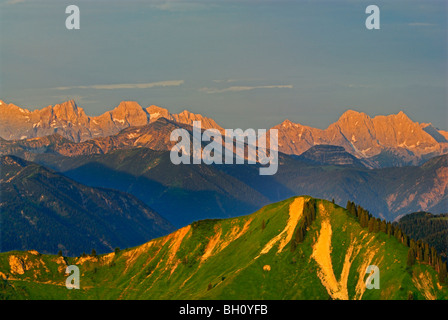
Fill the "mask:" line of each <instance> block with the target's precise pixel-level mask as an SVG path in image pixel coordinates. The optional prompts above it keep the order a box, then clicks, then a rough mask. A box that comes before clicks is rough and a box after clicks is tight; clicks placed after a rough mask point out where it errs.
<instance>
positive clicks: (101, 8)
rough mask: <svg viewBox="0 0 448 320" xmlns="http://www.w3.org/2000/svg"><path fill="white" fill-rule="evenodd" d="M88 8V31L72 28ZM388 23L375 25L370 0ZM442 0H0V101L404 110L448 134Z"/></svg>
mask: <svg viewBox="0 0 448 320" xmlns="http://www.w3.org/2000/svg"><path fill="white" fill-rule="evenodd" d="M70 4H75V5H78V6H79V8H80V12H81V29H80V30H67V29H66V28H65V19H66V17H67V16H68V15H67V14H65V8H66V6H68V5H70ZM369 4H376V5H377V6H378V7H379V8H380V10H381V29H380V30H367V29H366V28H365V19H366V18H367V16H368V15H367V14H365V8H366V7H367V6H368V5H369ZM447 10H448V9H447V2H446V1H359V0H358V1H348V0H347V1H337V0H336V1H278V0H277V1H262V0H259V1H255V0H253V1H250V0H246V1H222V0H220V1H218V0H216V1H214V0H208V1H194V0H191V1H132V0H131V1H56V0H54V1H39V0H6V1H1V2H0V50H1V51H0V99H2V100H4V101H7V102H10V103H14V104H17V105H20V106H23V107H26V108H29V109H36V108H42V107H45V106H47V105H50V104H56V103H60V102H62V101H65V100H67V99H75V101H76V102H77V103H78V105H79V106H81V107H83V108H84V109H85V111H86V113H87V114H89V115H98V114H101V113H103V112H104V111H106V110H110V109H112V108H113V107H115V106H117V105H118V103H119V102H120V101H122V100H135V101H138V102H139V103H140V104H141V105H142V106H144V107H146V106H149V105H151V104H156V105H159V106H162V107H166V108H168V109H169V110H170V111H171V112H180V111H182V110H184V109H188V110H190V111H192V112H195V113H201V114H203V115H206V116H209V117H212V118H214V119H215V120H216V121H217V122H218V123H219V124H220V125H221V126H223V127H225V128H237V127H241V128H249V127H251V128H269V127H271V126H273V125H275V124H278V123H280V122H281V121H283V120H284V119H286V118H288V119H290V120H291V121H294V122H298V123H302V124H305V125H310V126H314V127H319V128H326V127H327V126H328V125H329V124H330V123H331V122H334V121H336V120H337V119H338V117H339V116H340V115H341V114H342V113H343V112H344V111H345V110H347V109H354V110H357V111H362V112H365V113H367V114H369V115H371V116H375V115H378V114H391V113H398V112H399V111H400V110H403V111H404V112H405V113H407V114H408V115H409V116H410V117H411V119H413V120H415V121H418V122H432V123H433V124H434V125H435V126H437V127H439V128H440V129H445V130H447V129H448V114H447V16H448V13H447Z"/></svg>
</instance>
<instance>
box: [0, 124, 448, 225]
mask: <svg viewBox="0 0 448 320" xmlns="http://www.w3.org/2000/svg"><path fill="white" fill-rule="evenodd" d="M177 128H184V129H186V130H189V131H190V132H191V130H192V128H191V126H189V125H186V124H180V123H177V122H174V121H171V120H168V119H166V118H160V119H158V120H156V121H155V122H152V123H150V124H147V125H144V126H138V127H129V128H126V129H123V130H122V131H120V132H119V133H118V134H115V135H113V136H109V137H103V138H96V139H92V140H88V141H84V142H79V143H75V142H71V141H69V140H67V139H65V138H62V137H61V136H59V135H58V134H53V135H51V136H47V137H42V138H32V139H24V140H14V141H8V140H2V141H0V153H1V154H12V155H16V156H19V157H21V158H23V159H26V160H28V161H33V162H36V163H39V164H40V165H43V166H46V167H49V168H51V169H53V170H56V171H58V172H61V173H63V174H64V175H66V176H67V177H69V178H70V179H73V180H75V181H77V182H79V183H82V184H85V185H88V186H93V187H104V188H112V189H117V190H121V191H123V192H127V193H130V194H133V195H134V196H136V197H137V198H139V199H140V200H142V201H143V202H145V203H146V204H147V205H149V206H150V207H152V208H154V209H155V210H156V211H157V212H159V213H160V214H162V216H164V217H165V218H167V219H168V220H169V221H170V222H171V223H172V224H173V225H175V226H176V227H181V226H184V225H186V224H188V223H191V222H192V221H194V220H198V219H205V218H226V217H232V216H237V215H241V214H247V213H249V212H251V211H254V210H257V209H259V208H260V207H261V206H263V205H266V204H268V203H271V202H275V201H280V200H282V199H285V198H288V197H291V196H294V195H296V194H309V195H311V196H314V197H319V198H324V199H333V198H334V199H335V201H336V203H339V204H344V203H345V202H346V201H348V200H352V201H353V200H354V201H356V202H357V203H360V204H361V205H362V206H364V207H365V208H367V209H368V210H370V211H371V212H372V214H374V215H376V216H379V217H382V218H385V219H388V220H395V219H397V218H399V217H400V216H402V215H405V214H407V213H410V212H417V211H431V212H434V213H444V212H447V211H448V210H447V208H448V189H447V188H448V171H447V170H448V164H447V159H448V156H447V155H442V156H438V157H434V158H432V159H430V160H428V161H427V162H426V163H424V164H422V165H421V166H404V167H389V168H380V169H371V167H370V166H369V162H368V161H367V160H366V159H358V158H356V157H354V156H353V155H351V154H349V153H348V152H346V151H344V150H343V149H342V147H337V146H326V145H317V146H314V147H312V148H310V149H309V150H307V151H306V152H305V153H303V154H302V155H300V156H295V155H287V154H283V153H279V166H278V171H277V173H276V174H275V175H273V176H260V175H259V172H258V170H259V164H256V165H249V164H247V163H246V164H243V165H240V164H239V165H236V164H235V165H228V164H226V165H224V164H223V165H205V164H201V165H182V164H180V165H174V164H172V162H171V160H170V151H169V149H170V145H172V144H173V143H174V142H172V141H170V139H169V137H170V133H171V132H172V130H174V129H177ZM199 203H200V204H201V205H198V204H199Z"/></svg>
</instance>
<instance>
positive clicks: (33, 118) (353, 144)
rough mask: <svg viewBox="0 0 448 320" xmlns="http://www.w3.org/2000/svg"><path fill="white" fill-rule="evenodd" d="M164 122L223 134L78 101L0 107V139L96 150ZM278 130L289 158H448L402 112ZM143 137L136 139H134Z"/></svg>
mask: <svg viewBox="0 0 448 320" xmlns="http://www.w3.org/2000/svg"><path fill="white" fill-rule="evenodd" d="M160 118H165V119H167V120H169V121H172V122H175V123H179V124H185V125H189V126H191V125H192V123H193V121H196V120H199V121H201V123H202V128H203V129H210V128H216V129H218V130H220V131H221V132H223V130H224V129H223V128H222V127H221V126H219V125H218V124H217V123H216V122H215V121H214V120H213V119H211V118H207V117H204V116H202V115H200V114H193V113H191V112H189V111H187V110H185V111H183V112H181V113H179V114H171V113H170V112H169V111H168V110H167V109H165V108H161V107H158V106H154V105H152V106H149V107H147V108H142V107H141V106H140V105H139V104H138V103H137V102H134V101H123V102H121V103H120V104H119V105H118V106H117V107H116V108H115V109H113V110H111V111H107V112H105V113H104V114H102V115H100V116H97V117H90V116H87V115H86V114H85V112H84V110H83V109H82V108H80V107H78V106H77V105H76V103H75V102H74V101H73V100H70V101H67V102H64V103H61V104H57V105H55V106H48V107H46V108H43V109H41V110H34V111H29V110H27V109H24V108H20V107H18V106H16V105H14V104H11V103H10V104H7V103H5V102H3V101H0V137H1V138H3V139H5V140H24V139H32V138H38V137H44V136H48V135H52V134H55V133H57V134H59V135H61V136H62V137H64V138H65V139H67V140H69V141H71V142H75V143H77V142H84V141H87V140H92V139H93V140H95V142H92V143H93V144H101V143H103V144H104V143H106V144H107V143H108V140H107V139H104V138H105V137H109V136H112V135H115V134H117V133H119V132H120V131H121V130H123V129H126V128H130V129H129V131H127V133H128V139H131V140H132V135H134V134H136V132H135V130H133V129H132V128H137V127H141V126H145V125H148V124H150V123H153V122H154V121H156V120H158V119H160ZM273 129H277V130H278V132H279V134H278V136H279V146H278V148H279V151H280V152H283V153H285V154H292V155H301V154H302V153H304V152H305V151H307V150H308V149H310V148H311V147H313V146H315V145H335V146H340V147H343V148H344V149H345V151H346V152H348V153H350V154H352V155H353V156H355V157H356V158H358V159H363V160H364V162H365V163H366V164H368V166H370V167H390V166H404V165H418V164H422V163H423V162H424V161H426V160H428V159H429V158H431V157H434V156H437V155H441V154H445V153H447V152H448V140H447V139H448V132H447V131H443V130H438V129H437V128H435V127H433V126H432V125H431V124H430V123H418V122H414V121H412V120H411V119H410V118H409V117H408V116H407V115H406V114H405V113H404V112H402V111H401V112H399V113H398V114H391V115H388V116H382V115H381V116H376V117H373V118H371V117H370V116H368V115H367V114H365V113H362V112H357V111H353V110H348V111H346V112H345V113H344V114H342V115H341V117H340V118H339V119H338V120H337V121H336V122H335V123H332V124H330V125H329V126H328V128H327V129H325V130H322V129H317V128H312V127H309V126H305V125H301V124H298V123H293V122H291V121H290V120H285V121H284V122H282V123H281V124H278V125H276V126H274V127H273ZM139 136H140V135H138V134H136V136H135V137H139ZM136 140H137V139H133V143H136V144H141V143H140V142H138V141H136ZM100 141H102V142H100ZM168 146H169V145H166V147H168ZM104 148H106V147H104V146H103V148H102V150H103V151H104Z"/></svg>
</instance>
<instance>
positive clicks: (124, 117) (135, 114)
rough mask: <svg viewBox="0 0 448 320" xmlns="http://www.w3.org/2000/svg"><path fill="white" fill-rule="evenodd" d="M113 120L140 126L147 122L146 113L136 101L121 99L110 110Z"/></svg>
mask: <svg viewBox="0 0 448 320" xmlns="http://www.w3.org/2000/svg"><path fill="white" fill-rule="evenodd" d="M111 115H112V120H113V122H118V123H121V124H123V125H124V124H125V123H127V124H128V125H130V126H142V125H145V124H147V123H148V113H147V112H146V111H145V110H144V109H143V108H142V107H141V106H140V105H139V104H138V102H136V101H122V102H120V104H119V105H118V106H117V107H116V108H115V109H113V110H112V111H111Z"/></svg>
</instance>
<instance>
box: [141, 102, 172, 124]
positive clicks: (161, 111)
mask: <svg viewBox="0 0 448 320" xmlns="http://www.w3.org/2000/svg"><path fill="white" fill-rule="evenodd" d="M146 112H147V113H148V114H149V119H150V122H154V121H156V120H157V119H159V118H166V119H168V120H172V119H173V117H172V116H171V113H170V112H169V111H168V110H167V109H165V108H161V107H158V106H155V105H151V106H149V107H148V108H146Z"/></svg>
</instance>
